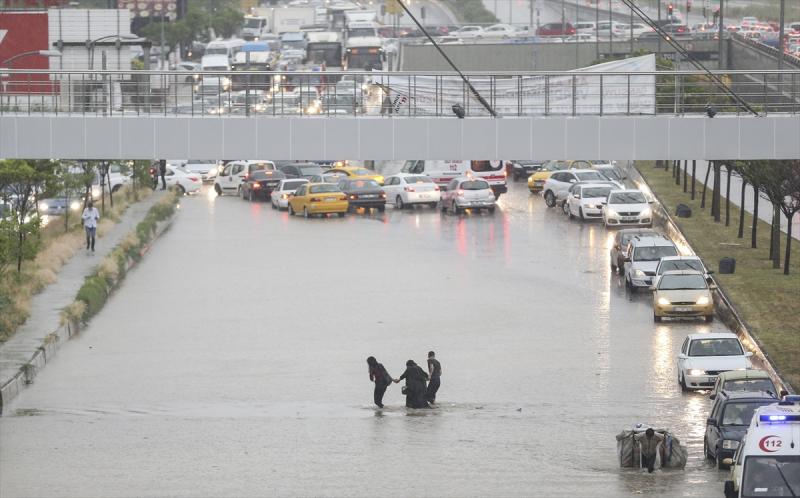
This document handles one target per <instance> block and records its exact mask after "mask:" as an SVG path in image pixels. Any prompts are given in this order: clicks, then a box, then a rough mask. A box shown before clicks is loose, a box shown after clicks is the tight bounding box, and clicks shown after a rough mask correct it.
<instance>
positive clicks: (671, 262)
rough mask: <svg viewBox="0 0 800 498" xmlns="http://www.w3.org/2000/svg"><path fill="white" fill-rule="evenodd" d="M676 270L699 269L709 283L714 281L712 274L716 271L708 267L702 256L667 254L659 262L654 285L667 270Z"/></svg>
mask: <svg viewBox="0 0 800 498" xmlns="http://www.w3.org/2000/svg"><path fill="white" fill-rule="evenodd" d="M674 270H684V271H689V270H694V271H699V272H700V273H702V274H703V278H705V279H706V281H707V282H708V283H709V284H710V283H712V280H711V274H713V273H714V272H713V271H709V270H708V268H706V265H704V264H703V261H702V260H701V259H700V256H665V257H663V258H661V260H660V261H659V262H658V266H657V267H656V274H655V276H654V277H653V286H657V285H658V279H659V278H661V275H663V274H664V272H665V271H674Z"/></svg>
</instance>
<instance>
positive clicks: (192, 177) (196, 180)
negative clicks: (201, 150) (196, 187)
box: [189, 176, 200, 183]
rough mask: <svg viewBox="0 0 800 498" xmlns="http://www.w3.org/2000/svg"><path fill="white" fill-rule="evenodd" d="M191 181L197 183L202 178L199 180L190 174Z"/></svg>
mask: <svg viewBox="0 0 800 498" xmlns="http://www.w3.org/2000/svg"><path fill="white" fill-rule="evenodd" d="M189 181H190V182H194V183H197V182H199V181H200V180H199V179H198V178H197V177H194V176H190V177H189Z"/></svg>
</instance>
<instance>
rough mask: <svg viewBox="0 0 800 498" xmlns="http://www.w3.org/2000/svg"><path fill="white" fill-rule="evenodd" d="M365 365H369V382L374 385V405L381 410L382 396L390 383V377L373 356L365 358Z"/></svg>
mask: <svg viewBox="0 0 800 498" xmlns="http://www.w3.org/2000/svg"><path fill="white" fill-rule="evenodd" d="M367 365H369V380H371V381H372V382H374V383H375V393H374V399H375V404H376V405H378V408H383V395H384V393H385V392H386V388H387V387H389V384H391V383H392V376H391V375H389V372H387V371H386V369H385V368H384V367H383V365H382V364H381V363H378V360H376V359H375V357H374V356H370V357H369V358H367Z"/></svg>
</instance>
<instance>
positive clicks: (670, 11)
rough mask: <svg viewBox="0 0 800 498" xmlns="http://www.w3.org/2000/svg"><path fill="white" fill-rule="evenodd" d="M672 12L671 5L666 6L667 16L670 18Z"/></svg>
mask: <svg viewBox="0 0 800 498" xmlns="http://www.w3.org/2000/svg"><path fill="white" fill-rule="evenodd" d="M672 10H673V7H672V4H671V3H670V4H667V15H668V16H672Z"/></svg>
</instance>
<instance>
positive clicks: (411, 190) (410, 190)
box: [403, 187, 416, 192]
mask: <svg viewBox="0 0 800 498" xmlns="http://www.w3.org/2000/svg"><path fill="white" fill-rule="evenodd" d="M403 190H405V191H406V192H416V190H414V187H406V188H404V189H403Z"/></svg>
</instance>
